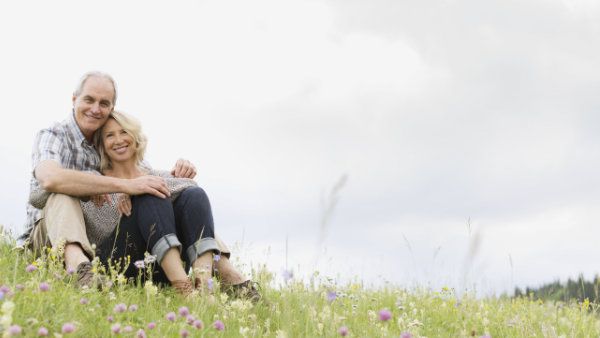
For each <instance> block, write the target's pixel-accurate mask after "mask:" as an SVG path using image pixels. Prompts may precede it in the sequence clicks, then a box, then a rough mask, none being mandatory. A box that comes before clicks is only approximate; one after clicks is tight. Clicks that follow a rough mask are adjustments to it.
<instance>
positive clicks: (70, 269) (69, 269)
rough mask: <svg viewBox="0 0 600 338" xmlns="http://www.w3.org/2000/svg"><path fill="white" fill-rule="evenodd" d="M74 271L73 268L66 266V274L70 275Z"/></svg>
mask: <svg viewBox="0 0 600 338" xmlns="http://www.w3.org/2000/svg"><path fill="white" fill-rule="evenodd" d="M74 273H75V269H73V268H72V267H68V268H67V275H72V274H74Z"/></svg>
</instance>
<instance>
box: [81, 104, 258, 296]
mask: <svg viewBox="0 0 600 338" xmlns="http://www.w3.org/2000/svg"><path fill="white" fill-rule="evenodd" d="M95 144H96V147H97V149H98V152H99V153H100V158H101V163H100V166H101V171H102V174H103V175H106V176H111V177H117V178H136V177H140V176H144V175H155V176H160V177H163V178H164V180H165V182H166V184H167V186H168V188H169V192H170V196H167V197H169V198H160V197H156V196H153V195H150V194H146V195H138V196H127V195H124V194H114V195H113V196H110V197H109V196H97V197H96V198H95V199H94V201H92V202H87V203H84V204H83V210H84V217H85V218H86V226H87V233H88V237H90V241H91V242H92V243H100V245H99V246H98V255H99V256H100V258H101V259H102V260H109V259H112V260H115V259H118V258H124V257H127V256H129V257H130V262H131V263H130V265H129V266H128V267H127V270H126V273H125V274H126V276H127V277H134V276H137V275H138V271H137V269H139V268H141V267H142V266H143V263H142V262H143V261H144V258H146V257H145V256H144V255H145V253H146V252H149V253H150V254H152V255H153V256H154V257H156V262H157V263H158V266H159V268H158V269H155V270H156V271H155V273H154V276H153V280H154V281H156V282H159V283H160V282H163V283H165V282H169V283H170V284H171V285H172V286H173V287H174V288H175V289H176V290H177V291H179V292H180V293H181V294H184V295H188V294H190V293H191V292H192V291H193V290H194V289H195V288H196V289H211V288H212V283H211V280H210V278H211V277H212V271H214V270H215V269H213V268H214V267H213V264H215V265H216V270H217V271H218V272H219V274H220V277H221V279H222V284H223V286H224V288H225V289H226V290H229V291H232V292H234V293H236V294H238V295H243V296H246V297H248V298H250V299H251V300H253V301H257V300H258V299H260V297H261V296H260V294H259V292H258V290H257V289H256V287H255V285H254V284H253V283H252V282H251V281H249V280H247V279H246V278H244V277H243V275H241V274H240V273H239V272H238V271H237V270H236V269H235V268H233V266H232V265H231V263H230V262H229V259H228V257H229V251H228V250H227V247H226V246H225V245H224V244H223V243H222V242H221V241H219V240H218V239H216V238H215V231H214V223H213V217H212V211H211V206H210V202H209V200H208V196H207V195H206V193H205V192H204V190H203V189H202V188H200V187H198V185H197V184H196V182H195V181H194V180H192V179H186V178H174V177H173V176H171V174H170V172H168V171H157V170H153V169H148V168H147V166H145V165H144V163H143V158H144V152H145V149H146V144H147V142H146V137H145V136H144V134H143V133H142V130H141V125H140V124H139V122H137V121H136V120H135V119H134V118H132V117H131V116H129V115H127V114H125V113H123V112H119V111H114V112H112V113H111V115H110V117H109V119H108V121H107V122H106V123H105V124H104V126H103V127H102V128H101V129H100V130H99V131H98V132H97V134H96V136H95ZM184 266H185V268H184ZM189 268H193V271H194V276H195V278H194V281H193V282H192V281H190V280H189V278H188V274H187V272H186V271H189Z"/></svg>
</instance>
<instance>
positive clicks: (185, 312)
mask: <svg viewBox="0 0 600 338" xmlns="http://www.w3.org/2000/svg"><path fill="white" fill-rule="evenodd" d="M189 314H190V310H189V309H188V308H187V306H182V307H180V308H179V315H180V316H181V317H186V316H187V315H189Z"/></svg>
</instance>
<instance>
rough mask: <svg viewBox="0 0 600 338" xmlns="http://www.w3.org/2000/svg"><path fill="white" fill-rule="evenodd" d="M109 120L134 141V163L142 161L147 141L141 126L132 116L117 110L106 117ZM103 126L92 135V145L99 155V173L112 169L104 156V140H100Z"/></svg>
mask: <svg viewBox="0 0 600 338" xmlns="http://www.w3.org/2000/svg"><path fill="white" fill-rule="evenodd" d="M108 118H109V119H114V120H115V121H117V123H118V124H119V125H120V126H121V127H122V128H123V129H124V130H125V132H127V134H129V136H131V138H133V140H134V141H135V154H134V155H133V156H134V158H135V162H136V163H140V162H142V160H144V154H145V153H146V145H147V144H148V140H147V138H146V135H144V133H143V132H142V124H141V123H140V122H139V121H138V120H137V119H136V118H134V117H133V116H131V115H128V114H125V113H124V112H122V111H119V110H113V112H112V113H110V115H109V116H108ZM103 130H104V126H102V128H100V129H99V130H98V131H97V132H96V134H95V135H94V144H95V145H96V148H97V149H98V152H99V153H100V171H104V170H106V169H111V168H112V163H111V162H110V159H109V158H108V155H106V149H104V142H103V141H104V140H103V139H102V132H103Z"/></svg>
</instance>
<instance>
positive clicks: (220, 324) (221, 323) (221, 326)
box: [213, 320, 225, 331]
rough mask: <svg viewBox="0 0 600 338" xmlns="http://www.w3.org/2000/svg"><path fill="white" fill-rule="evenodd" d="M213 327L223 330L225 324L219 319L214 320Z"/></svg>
mask: <svg viewBox="0 0 600 338" xmlns="http://www.w3.org/2000/svg"><path fill="white" fill-rule="evenodd" d="M213 327H214V328H215V329H216V330H217V331H223V330H225V324H223V322H222V321H220V320H215V322H214V323H213Z"/></svg>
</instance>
